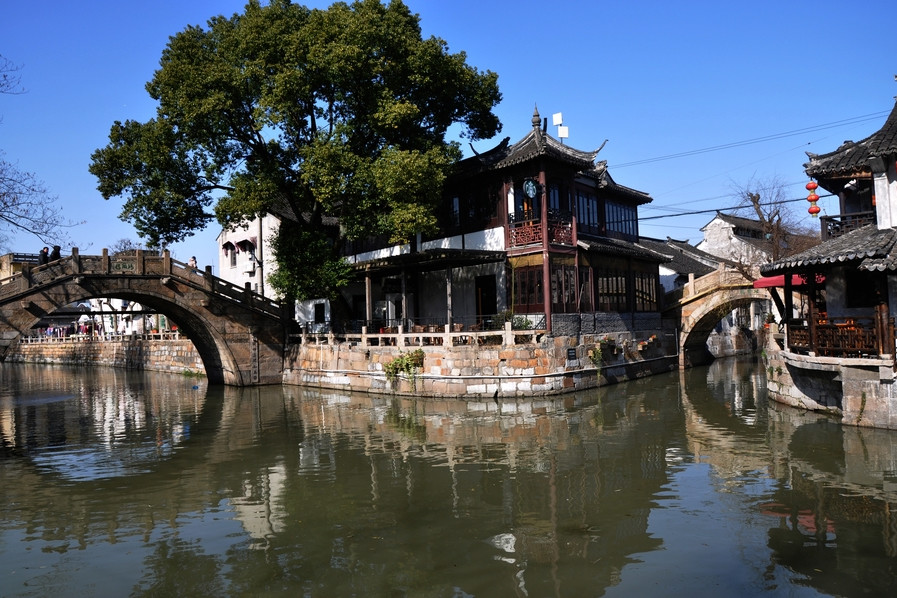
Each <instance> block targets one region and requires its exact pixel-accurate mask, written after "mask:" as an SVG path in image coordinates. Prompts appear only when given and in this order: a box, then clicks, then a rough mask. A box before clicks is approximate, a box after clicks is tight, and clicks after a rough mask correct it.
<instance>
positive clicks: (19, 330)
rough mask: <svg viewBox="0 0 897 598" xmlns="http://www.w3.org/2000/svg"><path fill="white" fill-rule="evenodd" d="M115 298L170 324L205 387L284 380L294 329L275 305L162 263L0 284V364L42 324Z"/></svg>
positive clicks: (42, 269)
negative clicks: (196, 362)
mask: <svg viewBox="0 0 897 598" xmlns="http://www.w3.org/2000/svg"><path fill="white" fill-rule="evenodd" d="M103 298H107V299H122V300H126V301H129V302H134V303H139V304H141V305H142V306H145V308H146V309H147V311H154V312H156V313H159V314H163V315H165V316H167V317H168V318H170V319H171V320H172V321H173V322H175V323H176V324H177V325H178V327H179V329H180V331H182V332H183V333H184V335H185V336H186V337H187V338H188V339H189V340H190V341H191V342H192V343H193V346H194V348H195V349H196V351H197V353H198V354H199V357H200V359H201V361H202V363H203V366H204V368H205V371H206V376H207V378H208V381H209V383H210V384H225V385H232V386H254V385H263V384H280V383H282V381H283V350H284V343H285V340H286V338H287V334H288V332H289V331H290V330H291V329H292V328H291V326H292V325H294V323H293V321H292V318H291V317H290V312H289V311H288V310H287V309H286V308H285V307H284V306H283V305H282V304H280V303H279V302H277V301H274V300H271V299H268V298H265V297H263V296H261V295H258V294H257V293H253V292H252V290H251V289H249V288H248V287H242V288H241V287H238V286H236V285H233V284H232V283H229V282H227V281H225V280H222V279H219V278H216V277H214V276H212V274H211V270H210V269H207V270H206V271H205V272H199V271H197V270H196V269H194V268H192V267H189V266H187V265H186V264H183V263H181V262H177V261H176V260H173V259H171V257H170V256H169V254H168V252H167V251H165V252H163V255H162V256H147V255H145V254H143V252H140V251H138V252H137V255H136V256H125V257H119V256H115V257H110V256H108V253H107V251H106V250H104V252H103V255H102V256H81V255H80V254H78V252H77V250H75V249H73V250H72V255H71V256H70V257H67V258H64V259H62V260H58V261H56V262H51V263H50V264H47V265H41V266H37V267H34V268H33V269H32V268H26V269H23V271H22V272H20V273H16V274H14V275H13V276H12V277H10V278H7V279H5V280H4V281H3V284H2V285H0V359H3V358H4V357H5V354H6V351H7V350H8V348H9V347H10V346H11V344H12V343H14V342H15V341H16V339H17V338H18V337H19V336H21V335H24V334H28V333H29V331H30V330H31V328H32V327H33V326H34V325H36V324H37V323H38V322H39V321H40V319H41V318H43V317H45V316H46V315H49V314H52V313H55V312H56V311H57V310H59V309H61V308H62V307H64V306H67V305H71V304H73V303H77V302H83V301H87V300H90V299H103Z"/></svg>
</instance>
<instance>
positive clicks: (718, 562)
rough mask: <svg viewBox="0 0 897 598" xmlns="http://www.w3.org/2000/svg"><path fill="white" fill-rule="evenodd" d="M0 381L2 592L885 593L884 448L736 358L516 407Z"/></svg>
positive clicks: (45, 372)
mask: <svg viewBox="0 0 897 598" xmlns="http://www.w3.org/2000/svg"><path fill="white" fill-rule="evenodd" d="M0 376H2V386H0V387H2V390H0V430H2V440H3V449H2V453H0V487H2V488H3V500H2V503H0V567H2V569H0V594H2V595H3V596H47V595H54V594H55V595H60V596H73V595H78V596H88V595H92V596H123V595H131V596H238V595H247V596H279V595H283V596H297V595H300V596H322V597H324V596H327V597H329V596H414V597H418V596H423V597H429V596H434V597H435V596H451V597H456V596H457V597H460V596H481V597H491V596H605V595H616V596H631V595H710V594H713V595H721V594H724V595H743V596H752V595H760V594H767V595H791V596H803V595H806V596H813V595H838V596H852V595H895V594H897V517H892V516H891V513H892V511H893V510H894V507H897V484H895V471H897V464H895V462H897V434H895V433H893V432H886V431H876V430H863V429H855V428H842V427H840V426H839V425H837V424H834V423H832V422H830V421H829V420H826V419H825V418H821V417H819V416H815V415H812V414H809V413H805V412H798V411H794V410H788V409H784V408H776V407H773V406H770V405H768V404H767V402H766V400H765V389H764V378H763V372H762V369H761V368H758V367H756V366H755V365H754V364H752V363H751V362H750V361H721V362H717V363H715V364H714V365H713V366H711V367H709V368H701V369H694V370H690V371H688V372H685V373H683V374H680V373H675V374H670V375H664V376H656V377H652V378H647V379H643V380H639V381H635V382H630V383H626V384H622V385H618V386H612V387H606V388H603V389H599V390H596V391H592V392H588V393H580V394H574V395H567V396H564V397H558V398H554V399H538V400H527V401H523V400H517V401H515V400H509V399H500V400H498V401H492V400H488V401H476V402H468V401H463V400H408V399H395V398H392V397H374V396H370V395H365V394H350V393H339V392H323V391H319V390H312V389H301V388H296V387H283V388H281V387H271V388H261V389H235V388H220V387H214V388H208V387H207V386H206V385H205V384H204V383H197V382H196V380H194V379H189V378H181V377H176V376H166V375H160V374H144V373H134V372H131V373H127V372H123V371H120V370H105V369H103V370H81V371H75V370H73V369H67V368H61V367H50V366H34V365H20V364H4V365H2V366H0Z"/></svg>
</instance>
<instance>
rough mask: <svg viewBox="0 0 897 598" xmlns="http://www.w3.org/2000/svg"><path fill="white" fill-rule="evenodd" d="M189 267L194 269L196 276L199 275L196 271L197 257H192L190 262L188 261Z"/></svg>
mask: <svg viewBox="0 0 897 598" xmlns="http://www.w3.org/2000/svg"><path fill="white" fill-rule="evenodd" d="M187 266H188V267H189V268H192V269H193V273H194V274H198V272H197V271H196V256H195V255H194V256H191V257H190V259H189V260H187Z"/></svg>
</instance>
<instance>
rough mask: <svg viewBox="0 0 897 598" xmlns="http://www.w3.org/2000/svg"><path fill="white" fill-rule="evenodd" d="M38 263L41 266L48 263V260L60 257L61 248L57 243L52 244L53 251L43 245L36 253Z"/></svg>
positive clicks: (52, 260) (51, 260)
mask: <svg viewBox="0 0 897 598" xmlns="http://www.w3.org/2000/svg"><path fill="white" fill-rule="evenodd" d="M37 256H38V263H39V264H40V265H41V266H43V265H44V264H49V263H50V262H55V261H56V260H58V259H61V258H62V248H61V247H60V246H59V245H54V246H53V251H52V252H51V251H50V249H49V247H44V248H43V249H41V250H40V253H38V254H37Z"/></svg>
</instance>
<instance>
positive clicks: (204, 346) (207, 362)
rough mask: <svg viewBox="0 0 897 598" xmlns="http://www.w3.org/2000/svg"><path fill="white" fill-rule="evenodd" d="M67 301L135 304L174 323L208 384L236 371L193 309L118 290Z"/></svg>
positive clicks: (33, 319)
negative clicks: (189, 347)
mask: <svg viewBox="0 0 897 598" xmlns="http://www.w3.org/2000/svg"><path fill="white" fill-rule="evenodd" d="M69 298H70V299H71V301H70V302H69V303H67V304H66V305H70V304H72V303H79V302H83V301H88V300H90V299H123V300H126V301H129V302H132V303H139V304H140V305H142V306H144V307H145V308H146V309H147V310H148V311H153V312H156V313H158V314H160V315H164V316H166V317H167V318H168V319H169V320H171V321H172V322H173V323H175V324H177V326H178V330H179V331H180V333H181V337H183V338H185V339H187V340H189V341H190V342H191V343H193V347H194V348H195V349H196V352H197V354H198V355H199V357H200V359H201V360H202V363H203V367H204V369H205V373H206V378H207V379H208V382H209V384H228V383H229V381H228V380H227V376H226V375H225V374H226V372H233V371H235V370H236V369H237V368H236V367H235V366H234V364H233V358H232V356H231V355H229V351H228V350H227V348H226V343H225V342H224V339H222V338H221V337H220V334H219V333H218V331H217V330H215V329H214V328H212V327H210V326H208V323H207V322H206V321H204V320H203V319H202V318H201V317H199V316H198V315H197V314H196V312H195V310H193V309H189V308H186V307H184V306H182V305H179V304H177V303H175V302H172V301H171V300H170V299H168V298H166V297H163V296H159V295H156V294H154V293H151V292H148V291H145V290H144V291H140V292H123V291H119V292H116V293H114V294H110V293H104V294H102V295H96V294H93V293H88V292H85V293H83V294H81V295H69ZM61 307H64V306H56V307H55V308H54V309H48V310H46V312H44V311H43V310H41V312H40V315H34V314H33V313H31V312H28V313H29V315H30V318H28V319H26V320H25V322H23V326H21V327H17V328H19V331H20V333H25V332H26V331H27V330H30V329H32V328H33V327H34V326H36V325H37V324H38V323H39V322H40V321H41V319H42V318H43V317H44V314H46V315H49V314H52V313H55V312H56V311H57V310H58V309H60V308H61ZM34 311H37V310H34Z"/></svg>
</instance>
